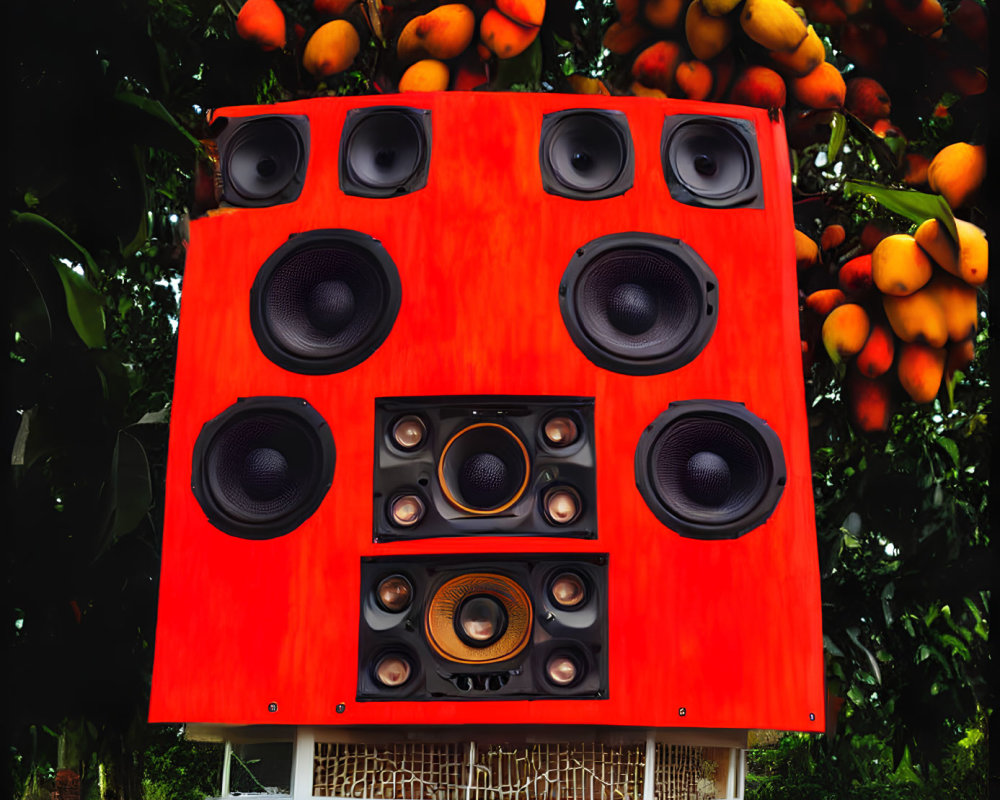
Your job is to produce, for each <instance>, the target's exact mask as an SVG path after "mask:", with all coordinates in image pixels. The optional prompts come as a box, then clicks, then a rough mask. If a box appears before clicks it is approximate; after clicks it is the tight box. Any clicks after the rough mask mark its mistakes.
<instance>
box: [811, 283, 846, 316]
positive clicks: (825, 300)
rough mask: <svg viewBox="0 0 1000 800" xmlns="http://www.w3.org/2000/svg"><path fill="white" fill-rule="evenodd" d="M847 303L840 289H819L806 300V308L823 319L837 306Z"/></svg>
mask: <svg viewBox="0 0 1000 800" xmlns="http://www.w3.org/2000/svg"><path fill="white" fill-rule="evenodd" d="M846 302H847V297H845V296H844V293H843V292H842V291H840V289H819V290H817V291H815V292H813V293H812V294H810V295H809V296H808V297H807V298H806V308H808V309H809V310H810V311H815V312H816V313H817V314H819V315H820V316H821V317H825V316H826V315H827V314H829V313H830V312H831V311H833V309H835V308H836V307H837V306H842V305H843V304H844V303H846Z"/></svg>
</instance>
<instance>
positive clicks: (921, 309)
mask: <svg viewBox="0 0 1000 800" xmlns="http://www.w3.org/2000/svg"><path fill="white" fill-rule="evenodd" d="M882 308H884V309H885V315H886V317H887V318H888V320H889V324H890V325H891V326H892V330H893V332H894V333H895V334H896V335H897V336H898V337H899V338H900V339H902V340H903V341H904V342H925V343H926V344H928V345H930V346H931V347H944V346H945V344H946V343H947V342H948V323H947V320H946V319H945V315H944V309H943V308H942V307H941V304H940V303H939V302H938V299H937V297H936V296H935V295H933V294H931V293H929V292H927V291H926V290H924V289H921V290H920V291H919V292H914V293H913V294H911V295H907V296H906V297H895V296H893V295H891V294H887V295H883V296H882Z"/></svg>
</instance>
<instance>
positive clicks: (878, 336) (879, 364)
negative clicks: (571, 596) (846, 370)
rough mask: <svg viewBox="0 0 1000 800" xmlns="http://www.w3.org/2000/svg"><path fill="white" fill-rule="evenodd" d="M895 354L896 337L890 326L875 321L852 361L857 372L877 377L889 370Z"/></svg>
mask: <svg viewBox="0 0 1000 800" xmlns="http://www.w3.org/2000/svg"><path fill="white" fill-rule="evenodd" d="M895 354H896V337H895V335H894V334H893V332H892V328H890V327H889V325H888V324H886V323H885V322H876V323H874V324H873V325H872V328H871V333H869V334H868V341H866V342H865V346H864V347H862V348H861V352H860V353H858V357H857V359H856V360H855V362H854V363H855V364H856V365H857V368H858V372H860V373H861V374H862V375H864V376H865V377H867V378H877V377H878V376H879V375H884V374H885V373H886V372H888V371H889V367H891V366H892V359H893V356H895Z"/></svg>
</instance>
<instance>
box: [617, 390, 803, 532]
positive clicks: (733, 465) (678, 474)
mask: <svg viewBox="0 0 1000 800" xmlns="http://www.w3.org/2000/svg"><path fill="white" fill-rule="evenodd" d="M635 478H636V485H637V486H638V488H639V492H640V493H641V494H642V497H643V499H644V500H645V501H646V505H648V506H649V508H650V510H651V511H652V512H653V513H654V514H655V515H656V517H657V518H658V519H659V520H660V522H662V523H663V524H664V525H666V526H668V527H669V528H672V529H673V530H675V531H677V533H679V534H681V535H682V536H688V537H692V538H695V539H735V538H737V537H739V536H742V535H743V534H745V533H747V532H748V531H750V530H752V529H754V528H756V527H758V526H759V525H762V524H763V523H764V522H765V521H766V520H767V518H768V517H769V516H770V515H771V513H772V512H773V511H774V508H775V506H776V505H777V504H778V500H779V499H780V498H781V494H782V492H783V491H784V487H785V481H786V475H785V459H784V455H783V453H782V449H781V441H780V440H779V439H778V436H777V434H775V433H774V431H773V430H772V429H771V428H770V426H768V424H767V423H766V422H764V420H762V419H761V418H760V417H758V416H756V415H755V414H753V413H751V412H750V411H748V410H747V409H746V407H745V406H744V405H743V404H742V403H733V402H729V401H725V400H682V401H677V402H674V403H671V404H670V406H669V407H668V408H667V410H666V411H664V412H663V413H662V414H660V416H658V417H657V418H656V420H655V421H654V422H653V423H652V424H651V425H650V426H649V427H647V428H646V429H645V430H644V431H643V433H642V436H641V437H640V439H639V445H638V447H637V448H636V452H635Z"/></svg>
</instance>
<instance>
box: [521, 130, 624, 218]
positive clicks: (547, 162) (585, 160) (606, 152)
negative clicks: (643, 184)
mask: <svg viewBox="0 0 1000 800" xmlns="http://www.w3.org/2000/svg"><path fill="white" fill-rule="evenodd" d="M539 162H540V167H541V171H542V186H543V188H544V189H545V191H546V192H549V193H550V194H557V195H562V196H563V197H571V198H574V199H576V200H600V199H603V198H606V197H614V196H616V195H619V194H623V193H624V192H625V191H627V190H628V189H630V188H631V187H632V182H633V179H634V172H635V166H634V157H633V153H632V136H631V134H630V132H629V128H628V120H627V118H626V117H625V115H624V114H623V113H622V112H620V111H597V110H593V111H590V110H588V111H581V110H569V111H558V112H556V113H553V114H546V115H545V117H544V118H543V120H542V135H541V145H540V148H539Z"/></svg>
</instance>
